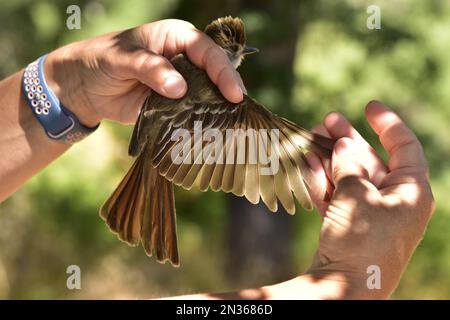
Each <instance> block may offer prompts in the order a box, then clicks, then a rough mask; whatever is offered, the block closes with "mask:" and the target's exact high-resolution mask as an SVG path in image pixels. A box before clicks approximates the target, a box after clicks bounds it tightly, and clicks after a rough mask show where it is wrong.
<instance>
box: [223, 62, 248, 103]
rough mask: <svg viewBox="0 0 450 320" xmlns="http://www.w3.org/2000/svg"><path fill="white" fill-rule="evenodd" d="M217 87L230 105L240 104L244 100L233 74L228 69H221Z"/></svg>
mask: <svg viewBox="0 0 450 320" xmlns="http://www.w3.org/2000/svg"><path fill="white" fill-rule="evenodd" d="M218 87H219V90H220V91H221V92H222V94H223V96H224V97H225V98H226V99H227V100H228V101H230V102H232V103H240V102H242V100H244V92H243V90H242V88H241V87H240V85H239V81H238V80H237V78H236V75H235V72H234V71H233V70H230V69H229V68H223V69H222V71H221V72H220V73H219V78H218Z"/></svg>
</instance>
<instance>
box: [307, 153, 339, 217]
mask: <svg viewBox="0 0 450 320" xmlns="http://www.w3.org/2000/svg"><path fill="white" fill-rule="evenodd" d="M305 157H306V161H307V162H308V165H309V167H310V168H311V171H312V172H313V175H314V184H312V185H310V186H309V187H310V188H309V190H310V195H311V199H312V201H313V203H314V205H315V207H316V208H317V209H318V211H319V213H320V215H321V216H323V215H324V213H325V210H326V208H327V206H328V201H329V200H330V199H329V196H328V195H331V194H332V193H333V186H332V184H331V183H330V181H329V179H328V177H327V173H326V170H325V169H324V167H323V164H322V161H321V159H320V158H319V157H318V156H317V155H316V154H315V153H312V152H308V153H307V154H306V156H305Z"/></svg>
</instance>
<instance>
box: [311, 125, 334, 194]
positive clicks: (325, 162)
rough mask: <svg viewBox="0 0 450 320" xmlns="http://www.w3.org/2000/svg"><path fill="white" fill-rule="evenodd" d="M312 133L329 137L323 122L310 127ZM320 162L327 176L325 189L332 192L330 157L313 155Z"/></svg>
mask: <svg viewBox="0 0 450 320" xmlns="http://www.w3.org/2000/svg"><path fill="white" fill-rule="evenodd" d="M311 132H312V133H316V134H320V135H322V136H324V137H327V138H331V135H330V133H329V132H328V130H327V128H325V126H324V125H323V124H318V125H315V126H314V127H313V128H312V129H311ZM315 156H316V157H317V158H318V159H319V160H320V161H321V164H322V168H323V169H324V171H325V175H326V177H327V181H328V186H327V191H328V194H332V193H333V185H332V183H331V180H332V177H331V159H329V158H326V157H320V156H319V155H315Z"/></svg>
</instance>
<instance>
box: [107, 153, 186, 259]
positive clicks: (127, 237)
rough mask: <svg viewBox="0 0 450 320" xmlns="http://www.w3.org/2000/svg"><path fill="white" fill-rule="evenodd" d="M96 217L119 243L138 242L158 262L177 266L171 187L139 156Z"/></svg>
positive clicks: (134, 243)
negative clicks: (113, 234)
mask: <svg viewBox="0 0 450 320" xmlns="http://www.w3.org/2000/svg"><path fill="white" fill-rule="evenodd" d="M100 216H101V217H102V218H103V220H105V221H106V223H107V224H108V226H109V228H110V229H111V230H112V231H113V232H114V233H116V234H117V235H118V237H119V239H121V240H123V241H125V242H127V243H128V244H130V245H137V244H139V241H141V242H142V245H143V247H144V249H145V252H146V253H147V255H149V256H151V255H152V252H153V251H154V252H155V254H156V258H157V260H158V262H162V263H163V262H165V261H167V260H169V261H170V262H171V263H172V265H174V266H178V265H179V257H178V247H177V236H176V215H175V205H174V195H173V185H172V183H171V182H170V181H168V180H167V179H165V178H164V177H162V176H160V175H159V173H158V171H157V169H155V168H153V167H152V166H151V165H147V164H146V163H145V159H144V156H143V155H141V156H139V157H138V158H137V159H136V161H135V162H134V163H133V165H132V166H131V168H130V170H129V171H128V173H127V174H126V175H125V177H124V178H123V180H122V181H121V182H120V184H119V186H118V187H117V188H116V190H115V191H114V192H113V193H112V195H111V196H110V197H109V199H108V200H106V202H105V204H104V205H103V206H102V208H101V209H100Z"/></svg>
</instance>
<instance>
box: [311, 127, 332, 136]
mask: <svg viewBox="0 0 450 320" xmlns="http://www.w3.org/2000/svg"><path fill="white" fill-rule="evenodd" d="M311 132H312V133H316V134H319V135H321V136H324V137H327V138H331V135H330V133H329V132H328V130H327V128H325V126H324V125H323V124H318V125H315V126H314V127H313V128H312V129H311Z"/></svg>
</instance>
